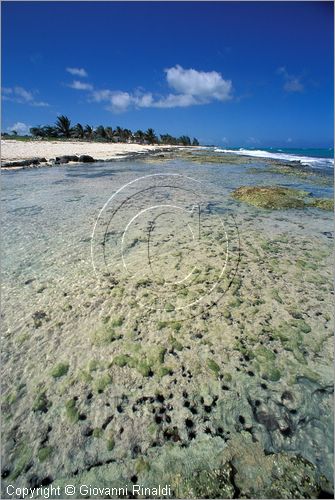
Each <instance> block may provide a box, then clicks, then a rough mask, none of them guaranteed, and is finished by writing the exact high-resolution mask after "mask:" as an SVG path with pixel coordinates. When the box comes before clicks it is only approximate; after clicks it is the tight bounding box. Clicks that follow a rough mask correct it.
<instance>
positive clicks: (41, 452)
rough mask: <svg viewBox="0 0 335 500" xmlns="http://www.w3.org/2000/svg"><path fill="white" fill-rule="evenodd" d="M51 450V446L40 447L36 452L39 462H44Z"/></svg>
mask: <svg viewBox="0 0 335 500" xmlns="http://www.w3.org/2000/svg"><path fill="white" fill-rule="evenodd" d="M52 451H53V448H52V446H45V447H43V448H40V449H39V450H38V452H37V458H38V459H39V461H40V462H45V461H46V460H48V458H49V457H50V455H51V454H52Z"/></svg>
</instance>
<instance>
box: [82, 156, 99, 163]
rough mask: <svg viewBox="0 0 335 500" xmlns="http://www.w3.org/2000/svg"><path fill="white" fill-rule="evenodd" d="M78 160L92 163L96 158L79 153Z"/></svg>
mask: <svg viewBox="0 0 335 500" xmlns="http://www.w3.org/2000/svg"><path fill="white" fill-rule="evenodd" d="M79 161H80V162H81V163H93V162H95V161H96V160H95V159H94V158H93V157H92V156H89V155H80V156H79Z"/></svg>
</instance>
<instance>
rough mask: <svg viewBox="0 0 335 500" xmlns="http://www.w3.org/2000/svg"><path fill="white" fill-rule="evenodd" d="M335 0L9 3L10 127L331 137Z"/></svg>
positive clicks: (5, 58) (5, 35)
mask: <svg viewBox="0 0 335 500" xmlns="http://www.w3.org/2000/svg"><path fill="white" fill-rule="evenodd" d="M333 30H334V27H333V3H332V2H322V1H315V2H305V1H303V2H8V1H7V2H6V1H4V2H2V129H3V131H10V130H13V129H15V130H17V131H18V133H26V132H27V131H28V130H29V128H30V127H31V126H36V125H45V124H52V123H54V122H55V120H56V118H57V115H59V114H65V115H67V116H69V118H70V119H71V122H72V123H73V124H75V123H77V122H80V123H82V124H90V125H93V126H98V125H100V124H102V125H105V126H111V127H112V128H114V127H116V126H117V125H119V126H121V127H126V128H130V129H132V130H137V129H142V130H146V129H147V128H149V127H152V128H154V130H155V131H156V133H162V134H163V133H170V134H172V135H176V136H180V135H189V136H191V137H197V138H198V139H199V140H200V142H201V143H202V144H216V145H223V146H226V147H239V146H242V147H243V146H244V147H245V146H246V147H255V148H260V147H270V146H273V147H331V146H333V135H334V131H333V116H334V102H333V83H334V82H333V75H334V67H333V58H334V46H333Z"/></svg>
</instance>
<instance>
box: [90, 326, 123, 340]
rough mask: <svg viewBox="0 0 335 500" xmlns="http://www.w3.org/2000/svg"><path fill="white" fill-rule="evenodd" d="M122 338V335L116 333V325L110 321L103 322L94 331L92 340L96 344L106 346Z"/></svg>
mask: <svg viewBox="0 0 335 500" xmlns="http://www.w3.org/2000/svg"><path fill="white" fill-rule="evenodd" d="M120 338H121V336H120V335H118V334H116V332H115V329H114V327H113V326H112V325H111V324H110V323H108V324H103V325H102V326H101V327H100V328H98V329H97V330H96V331H95V332H93V333H92V335H91V342H92V344H93V345H96V346H104V345H108V344H110V343H111V342H114V340H118V339H120Z"/></svg>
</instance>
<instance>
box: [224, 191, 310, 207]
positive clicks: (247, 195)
mask: <svg viewBox="0 0 335 500" xmlns="http://www.w3.org/2000/svg"><path fill="white" fill-rule="evenodd" d="M232 196H233V198H235V199H236V200H239V201H243V202H245V203H248V204H249V205H253V206H255V207H257V208H267V209H273V210H279V209H284V208H304V207H305V201H304V200H305V198H306V196H308V193H307V192H306V191H302V190H297V189H292V188H283V187H279V186H241V187H239V188H237V189H235V190H234V191H233V194H232Z"/></svg>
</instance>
